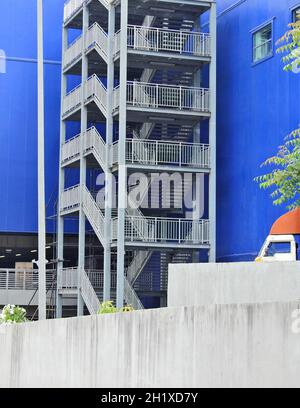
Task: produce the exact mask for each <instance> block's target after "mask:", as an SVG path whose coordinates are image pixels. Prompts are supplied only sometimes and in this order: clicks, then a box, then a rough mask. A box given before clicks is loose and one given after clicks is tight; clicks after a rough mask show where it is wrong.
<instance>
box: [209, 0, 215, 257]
mask: <svg viewBox="0 0 300 408" xmlns="http://www.w3.org/2000/svg"><path fill="white" fill-rule="evenodd" d="M209 26H210V35H211V63H210V67H209V88H210V111H211V118H210V122H209V143H210V149H211V172H210V179H209V218H210V253H209V260H210V262H215V261H216V200H217V196H216V181H217V180H216V149H217V147H216V132H217V129H216V110H217V98H216V89H217V10H216V3H212V4H211V9H210V24H209Z"/></svg>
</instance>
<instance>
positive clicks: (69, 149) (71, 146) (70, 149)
mask: <svg viewBox="0 0 300 408" xmlns="http://www.w3.org/2000/svg"><path fill="white" fill-rule="evenodd" d="M80 143H81V135H80V134H79V135H76V136H74V137H72V139H69V140H67V141H66V143H64V144H63V145H62V148H61V161H62V164H64V163H67V162H68V161H70V160H73V159H75V158H77V157H78V156H79V154H80Z"/></svg>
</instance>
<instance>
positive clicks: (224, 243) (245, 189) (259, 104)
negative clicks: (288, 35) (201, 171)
mask: <svg viewBox="0 0 300 408" xmlns="http://www.w3.org/2000/svg"><path fill="white" fill-rule="evenodd" d="M217 4H218V121H217V124H218V128H217V137H218V152H217V155H218V160H217V163H218V164H217V165H218V203H217V209H218V219H217V222H218V224H217V225H218V232H217V238H218V242H217V247H218V259H219V260H223V261H232V260H234V261H240V260H250V259H253V257H254V256H255V255H256V254H257V252H258V250H259V248H260V247H261V245H262V243H263V241H264V239H265V238H266V236H267V235H268V234H269V230H270V227H271V225H272V223H273V221H275V220H276V219H277V217H278V216H279V215H281V214H283V213H285V212H286V209H285V207H284V206H283V207H274V206H273V205H272V200H271V199H270V197H269V194H270V192H264V191H261V190H259V187H258V185H257V184H256V183H255V182H253V179H254V177H255V176H257V175H260V174H263V172H264V170H262V169H260V164H261V163H262V162H263V161H264V160H265V159H266V158H267V157H270V156H271V155H273V154H274V153H276V151H277V147H278V146H279V145H280V144H282V142H283V139H284V137H285V136H286V135H287V134H289V133H290V132H291V131H292V130H293V129H295V128H297V127H298V125H299V123H300V115H299V95H300V93H299V92H300V75H295V74H293V73H285V72H283V70H282V67H283V65H282V62H281V56H280V55H276V54H274V56H273V57H272V58H270V59H268V60H266V61H264V62H261V63H260V64H257V65H253V64H252V34H251V31H252V30H253V29H255V28H256V27H258V26H260V25H261V24H263V23H265V22H267V21H268V20H270V19H272V18H274V20H273V24H274V42H276V40H277V39H278V38H280V37H281V35H282V34H283V33H284V32H285V31H286V30H287V24H288V23H290V22H291V18H292V17H291V10H290V8H291V7H294V6H297V5H300V1H299V0H285V1H282V0H263V1H262V0H244V1H238V2H237V1H236V0H217ZM265 171H267V169H265Z"/></svg>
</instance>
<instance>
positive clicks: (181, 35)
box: [114, 26, 211, 57]
mask: <svg viewBox="0 0 300 408" xmlns="http://www.w3.org/2000/svg"><path fill="white" fill-rule="evenodd" d="M127 45H128V47H129V48H131V49H134V50H141V51H152V52H172V53H177V54H188V55H195V56H198V57H199V56H201V57H209V56H210V55H211V36H210V34H207V33H197V32H187V31H180V30H166V29H162V28H153V27H144V26H128V42H127ZM120 46H121V31H118V32H117V33H116V34H115V39H114V54H115V55H116V54H117V53H118V52H120Z"/></svg>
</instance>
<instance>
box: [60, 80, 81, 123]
mask: <svg viewBox="0 0 300 408" xmlns="http://www.w3.org/2000/svg"><path fill="white" fill-rule="evenodd" d="M81 99H82V95H81V84H80V85H78V86H77V87H76V88H74V89H72V91H70V92H69V93H68V94H67V95H66V96H65V97H64V100H63V115H64V116H65V115H67V114H68V113H70V112H71V111H73V110H74V109H76V108H77V107H79V106H80V105H81Z"/></svg>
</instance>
